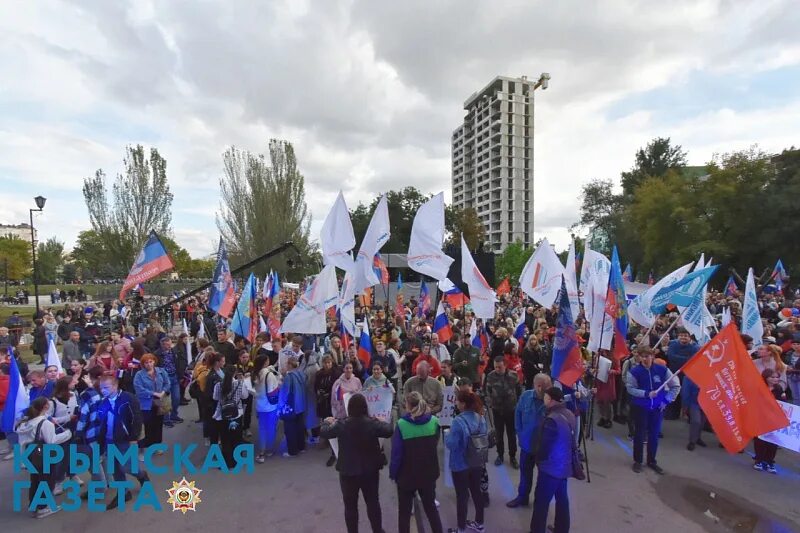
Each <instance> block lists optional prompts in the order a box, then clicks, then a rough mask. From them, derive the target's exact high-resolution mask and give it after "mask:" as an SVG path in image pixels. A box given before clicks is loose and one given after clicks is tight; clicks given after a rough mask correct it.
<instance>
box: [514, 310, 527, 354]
mask: <svg viewBox="0 0 800 533" xmlns="http://www.w3.org/2000/svg"><path fill="white" fill-rule="evenodd" d="M522 309H523V310H522V315H521V316H520V317H519V322H517V327H515V328H514V338H515V339H517V342H518V343H519V350H520V353H522V344H523V341H524V340H525V308H524V307H523V308H522Z"/></svg>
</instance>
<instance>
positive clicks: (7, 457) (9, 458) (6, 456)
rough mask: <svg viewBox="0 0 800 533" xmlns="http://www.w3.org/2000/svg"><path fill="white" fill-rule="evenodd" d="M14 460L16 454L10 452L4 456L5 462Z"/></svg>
mask: <svg viewBox="0 0 800 533" xmlns="http://www.w3.org/2000/svg"><path fill="white" fill-rule="evenodd" d="M13 458H14V452H13V451H10V452H8V453H7V454H5V455H4V456H3V461H10V460H12V459H13Z"/></svg>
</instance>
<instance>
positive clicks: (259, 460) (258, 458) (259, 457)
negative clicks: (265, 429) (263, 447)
mask: <svg viewBox="0 0 800 533" xmlns="http://www.w3.org/2000/svg"><path fill="white" fill-rule="evenodd" d="M256 462H257V463H258V464H263V463H264V454H261V453H260V454H258V455H256Z"/></svg>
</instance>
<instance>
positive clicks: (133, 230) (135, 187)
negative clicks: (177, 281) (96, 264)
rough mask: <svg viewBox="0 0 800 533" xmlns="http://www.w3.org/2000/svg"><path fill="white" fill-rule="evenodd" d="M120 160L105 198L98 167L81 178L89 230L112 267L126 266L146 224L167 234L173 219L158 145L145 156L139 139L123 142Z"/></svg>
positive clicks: (145, 233) (146, 229)
mask: <svg viewBox="0 0 800 533" xmlns="http://www.w3.org/2000/svg"><path fill="white" fill-rule="evenodd" d="M123 163H124V167H125V171H124V172H123V173H122V174H117V177H116V179H115V180H114V184H113V186H112V190H111V193H112V194H111V197H110V198H109V195H108V187H107V184H106V175H105V172H103V170H102V169H99V170H98V171H97V172H96V173H95V175H94V176H93V177H90V178H86V179H85V180H84V181H83V197H84V200H85V201H86V207H87V209H88V210H89V221H90V222H91V224H92V230H94V232H95V238H97V239H99V240H100V241H102V243H103V248H104V250H106V251H107V252H108V255H107V256H106V257H105V261H106V262H107V263H108V264H109V267H110V269H111V270H114V271H121V270H124V269H126V268H130V265H131V264H132V263H133V260H134V258H135V257H136V254H138V253H139V250H140V249H141V247H142V245H143V244H144V242H145V240H146V239H147V236H148V234H149V233H150V230H155V231H156V232H157V233H158V234H159V235H160V236H165V235H168V234H169V233H170V224H171V221H172V192H170V188H169V183H168V181H167V162H166V160H165V159H164V158H163V157H161V155H160V154H159V153H158V150H157V149H156V148H151V149H150V156H149V158H148V157H147V156H146V154H145V150H144V148H143V147H142V146H141V145H137V146H136V147H131V146H128V147H127V148H126V150H125V158H124V160H123Z"/></svg>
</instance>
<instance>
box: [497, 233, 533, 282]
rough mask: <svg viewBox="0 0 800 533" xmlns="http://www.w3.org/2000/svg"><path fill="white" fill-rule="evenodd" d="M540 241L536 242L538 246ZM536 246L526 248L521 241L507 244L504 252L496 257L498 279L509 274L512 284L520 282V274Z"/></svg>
mask: <svg viewBox="0 0 800 533" xmlns="http://www.w3.org/2000/svg"><path fill="white" fill-rule="evenodd" d="M538 245H539V243H537V244H536V246H538ZM535 249H536V247H533V248H525V247H524V246H523V245H522V242H520V241H514V242H513V243H511V244H509V245H508V246H506V249H505V250H503V253H501V254H500V255H498V256H497V257H496V258H495V262H494V265H495V266H494V270H495V276H496V278H497V279H503V278H504V277H506V276H508V278H509V280H510V282H511V284H512V285H513V284H515V283H518V280H519V276H520V274H522V269H523V268H524V267H525V263H527V262H528V259H530V257H531V255H533V251H534V250H535Z"/></svg>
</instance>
